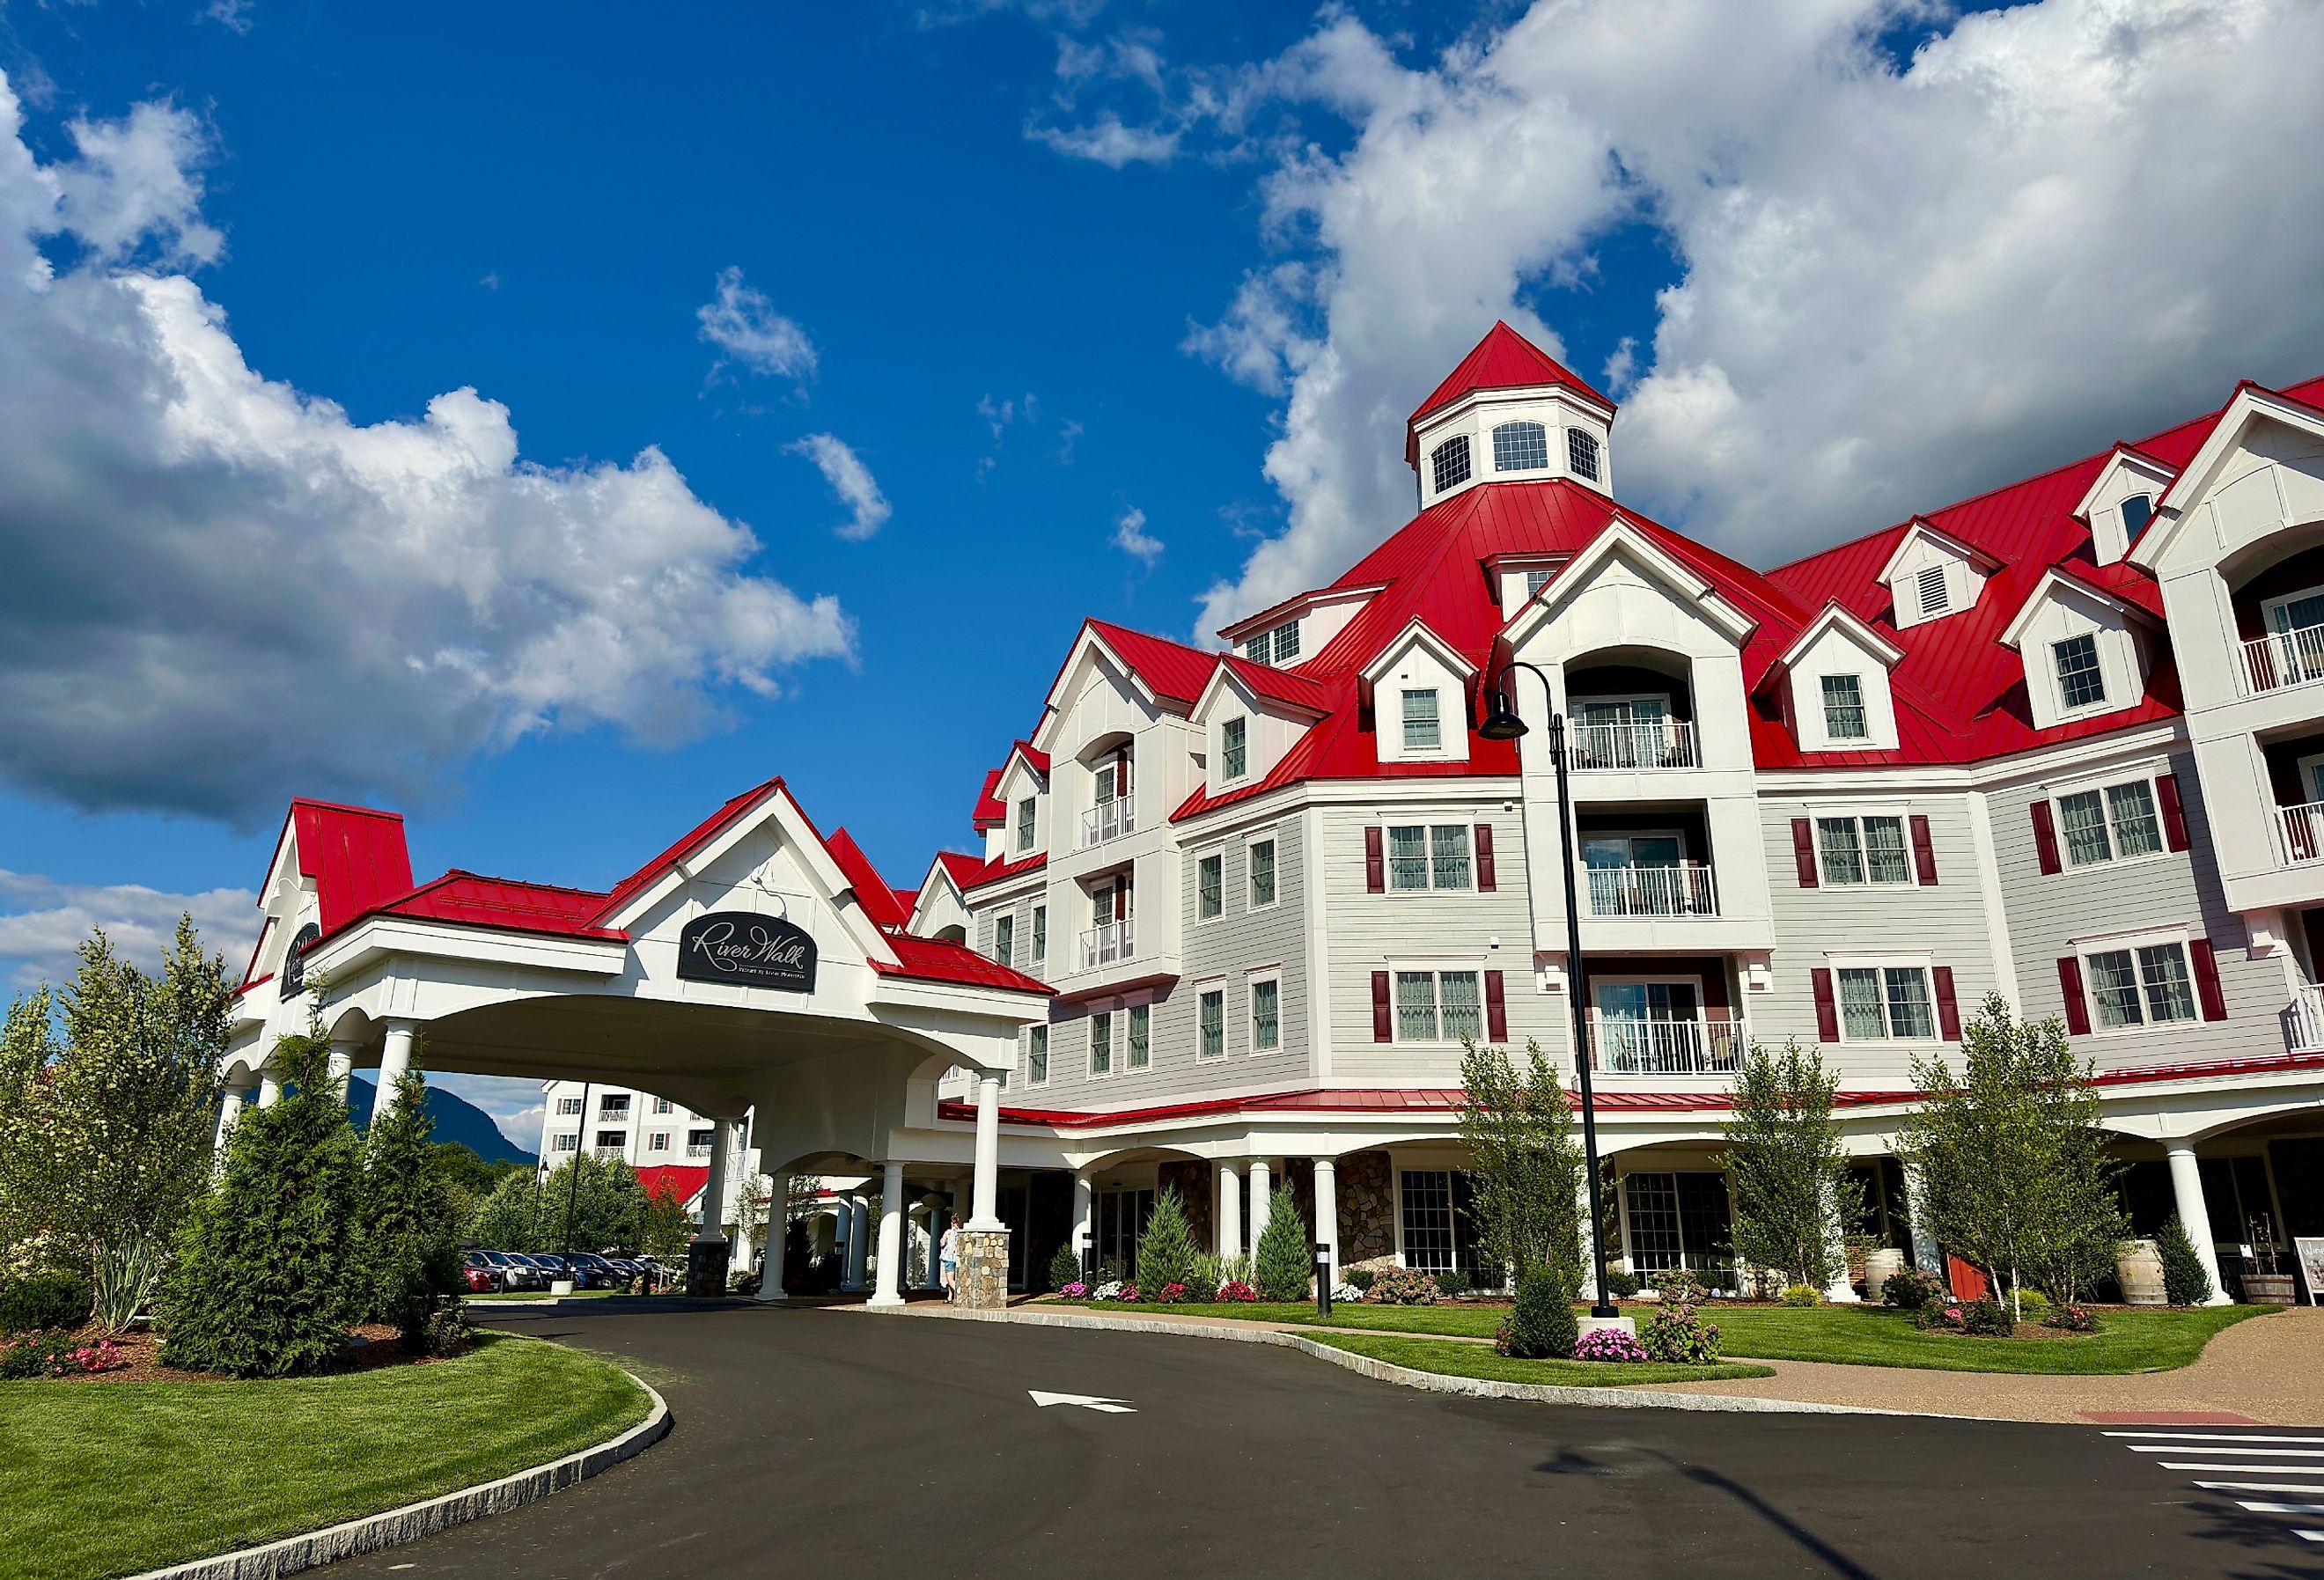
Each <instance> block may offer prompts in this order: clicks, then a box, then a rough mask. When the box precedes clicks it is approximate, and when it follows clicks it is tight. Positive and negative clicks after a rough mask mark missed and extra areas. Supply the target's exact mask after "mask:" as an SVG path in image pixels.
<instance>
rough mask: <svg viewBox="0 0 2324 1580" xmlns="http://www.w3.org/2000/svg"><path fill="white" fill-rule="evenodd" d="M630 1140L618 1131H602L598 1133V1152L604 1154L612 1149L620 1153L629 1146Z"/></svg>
mask: <svg viewBox="0 0 2324 1580" xmlns="http://www.w3.org/2000/svg"><path fill="white" fill-rule="evenodd" d="M629 1139H630V1138H629V1137H628V1136H626V1135H624V1134H622V1132H620V1131H617V1130H601V1131H599V1132H597V1150H599V1151H601V1152H603V1151H605V1150H608V1149H611V1150H613V1151H616V1152H618V1151H620V1150H622V1147H624V1146H626V1145H627V1144H628V1142H629Z"/></svg>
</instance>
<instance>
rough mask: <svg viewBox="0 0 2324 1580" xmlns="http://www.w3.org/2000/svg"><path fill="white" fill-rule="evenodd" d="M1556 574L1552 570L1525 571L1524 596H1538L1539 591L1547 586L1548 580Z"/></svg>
mask: <svg viewBox="0 0 2324 1580" xmlns="http://www.w3.org/2000/svg"><path fill="white" fill-rule="evenodd" d="M1556 574H1557V573H1556V572H1555V571H1554V570H1528V571H1526V597H1528V598H1531V597H1535V596H1539V594H1540V592H1541V589H1542V588H1544V587H1547V586H1548V585H1549V578H1550V577H1553V576H1555V575H1556Z"/></svg>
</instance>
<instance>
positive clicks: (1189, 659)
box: [1088, 620, 1219, 707]
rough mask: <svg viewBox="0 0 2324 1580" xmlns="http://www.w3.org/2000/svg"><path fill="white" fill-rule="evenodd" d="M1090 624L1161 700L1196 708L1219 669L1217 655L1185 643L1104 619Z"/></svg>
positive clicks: (1090, 627)
mask: <svg viewBox="0 0 2324 1580" xmlns="http://www.w3.org/2000/svg"><path fill="white" fill-rule="evenodd" d="M1088 625H1089V629H1090V630H1092V631H1093V632H1095V633H1097V634H1098V636H1099V638H1100V639H1101V640H1102V641H1103V642H1104V643H1105V645H1106V646H1108V647H1110V648H1111V649H1112V650H1113V651H1114V652H1115V654H1116V655H1117V656H1119V657H1120V660H1121V661H1122V662H1123V663H1125V664H1128V665H1129V666H1130V669H1132V670H1135V671H1136V672H1137V674H1138V678H1139V679H1141V680H1143V681H1145V682H1146V684H1147V685H1148V686H1149V687H1151V688H1153V690H1154V694H1155V695H1156V696H1157V697H1167V698H1170V699H1171V700H1172V701H1174V702H1182V703H1185V704H1186V705H1187V706H1189V707H1192V706H1193V704H1194V698H1197V697H1200V696H1201V695H1202V694H1203V687H1205V686H1207V685H1209V684H1210V682H1211V671H1212V670H1213V669H1215V668H1217V667H1218V661H1219V655H1218V654H1217V653H1214V652H1205V651H1203V650H1202V649H1201V648H1198V647H1188V646H1187V645H1186V644H1185V642H1172V641H1171V640H1170V639H1169V638H1167V637H1165V636H1148V635H1147V634H1146V633H1144V632H1142V631H1132V630H1130V628H1129V627H1128V626H1126V625H1115V624H1111V622H1109V621H1104V620H1092V621H1090V622H1089V623H1088Z"/></svg>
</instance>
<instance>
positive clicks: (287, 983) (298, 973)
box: [282, 921, 323, 999]
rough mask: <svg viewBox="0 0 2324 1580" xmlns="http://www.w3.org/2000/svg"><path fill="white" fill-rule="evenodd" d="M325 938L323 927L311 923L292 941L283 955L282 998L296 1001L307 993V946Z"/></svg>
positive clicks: (301, 929)
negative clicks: (302, 994)
mask: <svg viewBox="0 0 2324 1580" xmlns="http://www.w3.org/2000/svg"><path fill="white" fill-rule="evenodd" d="M322 936H323V929H322V925H321V924H320V923H318V922H311V921H310V922H309V923H308V924H307V925H306V926H305V927H302V928H300V929H299V934H298V936H297V937H296V938H292V939H291V947H290V948H289V949H287V950H285V951H284V952H283V955H282V996H283V997H284V998H286V999H295V998H297V997H298V996H299V995H300V993H305V992H306V991H307V956H306V948H307V946H308V945H309V944H311V943H313V942H314V941H315V940H316V939H317V938H321V937H322Z"/></svg>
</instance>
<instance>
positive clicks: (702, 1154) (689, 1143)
mask: <svg viewBox="0 0 2324 1580" xmlns="http://www.w3.org/2000/svg"><path fill="white" fill-rule="evenodd" d="M717 1134H718V1132H716V1131H715V1130H690V1131H688V1132H686V1155H687V1157H689V1158H707V1157H708V1156H710V1143H711V1141H713V1140H714V1139H715V1137H716V1136H717Z"/></svg>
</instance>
